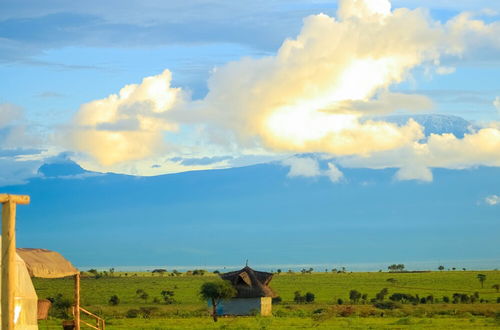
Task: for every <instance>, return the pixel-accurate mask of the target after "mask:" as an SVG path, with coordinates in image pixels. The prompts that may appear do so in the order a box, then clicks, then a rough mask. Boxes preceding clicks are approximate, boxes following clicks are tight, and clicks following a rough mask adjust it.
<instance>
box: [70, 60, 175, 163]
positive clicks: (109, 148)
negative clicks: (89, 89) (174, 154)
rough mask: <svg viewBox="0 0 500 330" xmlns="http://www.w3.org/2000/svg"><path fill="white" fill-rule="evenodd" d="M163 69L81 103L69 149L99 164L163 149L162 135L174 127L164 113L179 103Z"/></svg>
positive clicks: (133, 158)
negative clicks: (112, 91)
mask: <svg viewBox="0 0 500 330" xmlns="http://www.w3.org/2000/svg"><path fill="white" fill-rule="evenodd" d="M171 79H172V77H171V73H170V71H168V70H165V71H164V72H163V73H161V74H159V75H157V76H151V77H146V78H144V79H143V81H142V82H141V84H132V85H127V86H125V87H123V88H122V89H121V90H120V92H119V94H112V95H110V96H108V97H107V98H105V99H102V100H96V101H92V102H90V103H87V104H84V105H83V106H82V107H81V108H80V110H79V112H78V114H77V116H76V117H75V119H74V123H73V125H72V127H71V128H70V130H69V132H67V135H65V136H64V139H65V141H67V142H66V143H69V147H70V148H72V149H73V150H76V151H79V152H83V153H87V154H89V155H90V156H92V158H93V159H95V160H97V162H98V163H99V164H101V165H103V166H112V165H114V164H116V163H122V162H127V161H134V160H141V159H145V158H148V157H151V156H154V155H155V154H157V153H161V152H163V151H165V150H166V148H165V143H164V141H163V134H164V132H166V131H175V130H176V129H177V126H176V125H175V124H173V123H171V122H169V121H167V120H165V118H164V114H165V112H167V111H169V110H171V109H172V108H173V107H174V106H176V105H178V104H179V103H181V102H182V101H183V99H184V97H185V96H184V95H183V93H182V90H181V89H180V88H173V87H171V86H170V82H171Z"/></svg>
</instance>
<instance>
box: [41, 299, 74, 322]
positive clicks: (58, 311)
mask: <svg viewBox="0 0 500 330" xmlns="http://www.w3.org/2000/svg"><path fill="white" fill-rule="evenodd" d="M47 300H50V302H51V303H52V308H51V309H50V311H49V312H50V315H51V316H54V317H57V318H60V319H69V318H70V310H69V309H70V308H71V306H72V305H73V301H72V300H71V299H69V298H65V297H63V295H62V294H60V293H58V294H57V295H56V296H55V298H53V297H48V298H47Z"/></svg>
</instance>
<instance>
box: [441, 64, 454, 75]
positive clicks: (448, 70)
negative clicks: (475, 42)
mask: <svg viewBox="0 0 500 330" xmlns="http://www.w3.org/2000/svg"><path fill="white" fill-rule="evenodd" d="M456 70H457V69H456V68H454V67H450V66H439V67H438V68H437V69H436V73H437V74H440V75H446V74H452V73H455V71H456Z"/></svg>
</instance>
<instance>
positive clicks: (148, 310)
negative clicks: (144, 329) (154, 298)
mask: <svg viewBox="0 0 500 330" xmlns="http://www.w3.org/2000/svg"><path fill="white" fill-rule="evenodd" d="M157 310H158V308H157V307H141V308H140V309H139V311H140V313H141V314H142V317H143V318H145V319H149V318H150V317H151V316H152V315H153V314H154V313H155V312H156V311H157Z"/></svg>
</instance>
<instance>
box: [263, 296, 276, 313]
mask: <svg viewBox="0 0 500 330" xmlns="http://www.w3.org/2000/svg"><path fill="white" fill-rule="evenodd" d="M272 314H273V299H272V298H271V297H262V298H260V315H262V316H271V315H272Z"/></svg>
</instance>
